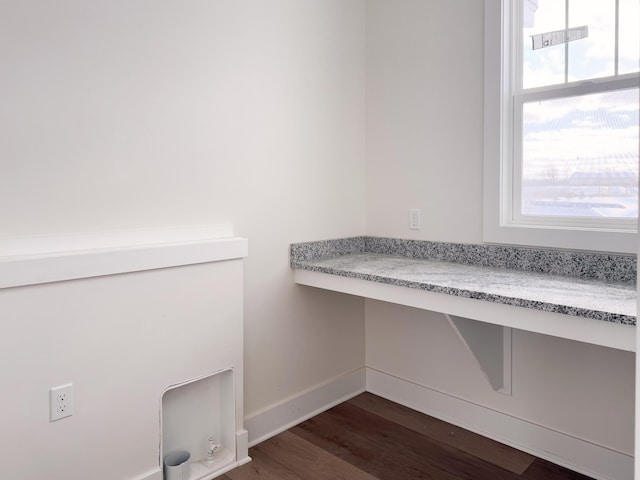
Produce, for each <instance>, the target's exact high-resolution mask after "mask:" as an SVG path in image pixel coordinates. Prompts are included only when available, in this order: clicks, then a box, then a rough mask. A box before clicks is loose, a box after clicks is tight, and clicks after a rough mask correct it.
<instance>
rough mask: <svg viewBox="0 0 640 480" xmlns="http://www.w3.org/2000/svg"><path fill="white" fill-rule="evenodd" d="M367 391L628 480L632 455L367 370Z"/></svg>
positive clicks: (607, 477) (592, 472)
mask: <svg viewBox="0 0 640 480" xmlns="http://www.w3.org/2000/svg"><path fill="white" fill-rule="evenodd" d="M366 378H367V381H366V389H367V391H368V392H371V393H373V394H376V395H379V396H381V397H384V398H386V399H388V400H391V401H393V402H396V403H399V404H401V405H404V406H407V407H409V408H412V409H414V410H417V411H419V412H422V413H425V414H428V415H431V416H433V417H436V418H439V419H440V420H444V421H446V422H449V423H452V424H454V425H457V426H459V427H462V428H465V429H467V430H471V431H472V432H475V433H478V434H480V435H483V436H485V437H488V438H491V439H493V440H496V441H498V442H501V443H504V444H506V445H509V446H511V447H514V448H517V449H518V450H522V451H524V452H527V453H530V454H532V455H535V456H536V457H540V458H543V459H545V460H549V461H550V462H553V463H555V464H558V465H561V466H563V467H566V468H569V469H571V470H574V471H576V472H579V473H582V474H584V475H587V476H589V477H592V478H595V479H597V480H633V466H634V458H633V456H631V455H627V454H624V453H621V452H617V451H614V450H611V449H609V448H606V447H604V446H601V445H596V444H594V443H592V442H588V441H586V440H583V439H580V438H576V437H574V436H571V435H568V434H566V433H562V432H558V431H555V430H551V429H549V428H547V427H544V426H541V425H537V424H534V423H531V422H528V421H526V420H522V419H520V418H516V417H513V416H510V415H506V414H504V413H501V412H498V411H495V410H491V409H489V408H486V407H483V406H481V405H477V404H474V403H471V402H468V401H466V400H463V399H460V398H458V397H453V396H451V395H448V394H446V393H443V392H439V391H436V390H432V389H430V388H427V387H425V386H422V385H418V384H415V383H412V382H409V381H407V380H404V379H401V378H398V377H394V376H392V375H389V374H386V373H383V372H380V371H377V370H374V369H371V368H367V369H366Z"/></svg>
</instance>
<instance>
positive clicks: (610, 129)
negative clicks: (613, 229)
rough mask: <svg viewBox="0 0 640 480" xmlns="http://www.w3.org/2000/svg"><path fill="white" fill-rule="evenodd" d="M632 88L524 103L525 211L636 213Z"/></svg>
mask: <svg viewBox="0 0 640 480" xmlns="http://www.w3.org/2000/svg"><path fill="white" fill-rule="evenodd" d="M639 104H640V98H639V97H638V89H637V88H632V89H626V90H618V91H613V92H606V93H597V94H591V95H582V96H576V97H567V98H559V99H553V100H544V101H532V102H526V103H524V104H523V142H522V190H521V198H522V205H521V213H522V214H523V215H542V216H568V217H593V218H596V217H605V218H634V217H636V216H637V214H638V161H639V159H638V142H639V139H638V132H639V129H640V125H639V121H638V118H639V115H640V112H639V107H638V105H639Z"/></svg>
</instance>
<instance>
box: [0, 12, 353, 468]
mask: <svg viewBox="0 0 640 480" xmlns="http://www.w3.org/2000/svg"><path fill="white" fill-rule="evenodd" d="M364 22H365V16H364V1H363V0H348V1H347V0H323V1H321V2H320V1H315V0H270V1H269V2H264V1H260V0H216V1H213V2H212V1H204V0H196V1H191V2H179V1H169V0H160V1H157V0H154V1H150V0H142V1H138V2H135V3H132V2H130V1H126V0H114V1H109V2H89V3H88V2H85V1H80V0H62V1H59V2H54V3H52V2H48V1H44V0H10V1H5V2H2V4H1V5H0V60H1V61H0V69H1V72H0V92H1V93H0V95H1V98H2V101H1V104H2V107H1V108H0V162H1V169H0V170H1V172H2V174H1V175H0V237H11V236H29V235H41V234H51V233H71V232H88V231H89V232H90V231H102V230H117V229H127V228H145V227H163V226H172V225H184V224H205V223H222V222H229V223H233V224H234V225H235V231H236V232H235V233H236V234H237V235H239V236H246V237H248V238H249V258H248V259H247V260H246V262H245V292H244V293H245V399H246V400H245V414H246V415H247V416H250V415H252V414H253V413H255V412H259V411H262V410H264V409H266V408H269V407H270V406H272V405H274V404H278V403H279V402H281V401H283V400H284V399H286V398H288V397H290V396H292V395H297V394H298V393H300V392H302V391H305V390H307V389H310V388H313V387H314V386H315V385H318V384H321V383H323V382H325V381H326V380H327V379H331V378H334V377H336V376H338V375H341V374H343V373H345V372H349V371H352V370H353V369H355V368H358V367H361V366H362V365H363V363H364V314H363V302H362V300H360V299H355V298H350V297H347V296H343V295H338V294H331V293H318V292H313V293H312V292H310V291H308V290H307V289H304V288H302V287H297V286H295V285H294V284H293V281H292V273H291V271H290V269H289V266H288V245H289V243H290V242H293V241H302V240H314V239H319V238H330V237H344V236H351V235H359V234H362V233H364V218H365V207H364V206H365V190H364V188H365V180H364V171H365V167H364V147H365V145H364V121H363V119H364V109H365V98H364V74H365V68H364V61H365V54H364V48H365V47H364V41H365V36H364ZM41 288H48V287H41ZM52 288H53V287H52ZM24 301H28V299H25V300H24ZM32 308H34V309H35V310H36V312H37V309H38V306H37V305H36V306H32ZM42 313H43V314H45V313H46V318H42V319H40V320H38V322H46V323H47V324H48V323H49V322H51V312H49V311H47V312H42ZM54 316H55V315H54ZM131 321H133V322H135V319H131ZM3 323H5V327H4V328H5V333H4V334H3V335H4V336H5V340H6V339H7V337H6V335H10V337H9V338H10V339H11V340H12V341H15V342H19V343H20V345H21V346H22V352H23V353H24V356H25V357H26V358H28V356H29V353H30V352H31V351H32V349H34V348H36V347H35V345H33V344H31V343H30V342H29V339H28V338H26V337H25V336H24V335H22V334H18V333H16V335H15V336H13V334H11V333H9V334H8V333H7V331H8V332H11V331H12V330H10V329H9V330H7V328H9V327H10V325H8V320H6V319H4V318H3ZM85 327H86V326H83V328H82V329H81V330H79V331H77V332H72V333H71V335H72V337H71V338H74V339H75V340H76V341H77V342H78V343H79V344H80V345H82V344H84V343H85V342H88V340H87V338H86V335H89V334H90V332H91V331H92V330H91V329H88V331H86V332H85V330H86V328H85ZM33 328H34V329H38V328H40V327H39V326H38V324H37V322H36V324H35V325H33ZM101 328H104V326H103V325H102V326H100V327H96V329H98V330H99V329H101ZM20 331H22V330H20ZM58 340H59V338H58V337H57V334H56V333H55V332H52V335H51V337H50V341H51V344H52V345H54V344H55V343H56V342H57V341H58ZM117 349H118V344H117V341H114V344H113V351H114V354H115V352H116V351H117ZM82 357H83V353H82V347H80V348H79V349H78V351H75V350H74V351H73V352H70V353H69V355H68V356H66V354H65V357H64V358H65V361H63V362H61V363H60V364H57V363H56V364H47V363H44V364H42V365H38V366H37V368H38V369H41V370H42V372H41V373H40V374H42V375H45V376H50V377H57V376H59V377H61V378H62V377H64V378H67V377H68V375H65V374H64V373H65V372H64V369H65V368H66V367H65V366H66V365H68V364H70V363H74V362H81V361H82ZM2 363H3V365H5V366H3V367H0V369H1V370H0V372H1V373H2V375H0V376H2V378H6V377H5V374H6V371H7V369H8V368H9V366H8V365H7V364H6V363H5V362H4V361H3V362H2ZM11 368H12V369H13V373H12V375H16V376H17V377H19V378H20V379H21V381H25V382H29V381H30V378H31V377H32V376H33V375H35V373H34V371H35V369H36V367H35V366H33V365H24V364H21V363H14V364H13V365H12V366H11ZM105 369H106V371H104V372H96V374H97V373H100V374H106V375H115V374H116V372H112V371H110V370H109V368H108V366H106V367H105ZM70 380H71V381H74V380H75V379H74V378H70ZM52 381H53V378H52ZM88 388H90V393H91V394H92V395H93V394H95V392H96V391H97V388H98V387H95V388H96V389H94V387H88ZM131 393H132V394H133V395H135V394H136V392H135V390H134V391H133V392H131ZM32 394H33V395H34V397H33V398H32V401H33V402H34V403H33V405H34V407H33V408H34V415H39V416H40V417H39V418H40V419H41V421H42V422H45V423H46V422H47V419H46V415H45V413H43V412H46V411H47V410H46V409H47V391H46V390H42V391H39V390H38V392H35V391H34V392H32ZM87 401H89V400H86V397H85V399H83V398H82V397H78V399H77V402H78V405H77V408H92V406H91V405H87V404H83V402H87ZM38 402H40V403H38ZM36 404H37V405H38V406H37V407H36ZM76 420H79V419H77V418H76ZM14 433H15V432H12V431H7V430H5V429H2V434H0V439H1V440H2V442H1V443H2V444H4V443H5V442H8V441H11V439H10V437H11V436H12V435H13V434H14ZM32 440H33V439H32ZM101 440H102V442H106V443H110V442H116V441H118V439H116V438H102V439H101ZM33 442H35V444H34V443H31V442H30V443H29V444H28V445H25V448H26V449H28V450H29V451H30V453H31V455H32V458H34V459H35V458H36V457H37V456H38V455H39V454H41V445H38V443H39V442H38V440H33ZM94 447H95V445H93V444H91V445H87V448H94ZM148 453H149V452H146V454H148ZM145 458H146V457H145ZM40 460H41V459H38V461H40ZM95 478H98V477H95Z"/></svg>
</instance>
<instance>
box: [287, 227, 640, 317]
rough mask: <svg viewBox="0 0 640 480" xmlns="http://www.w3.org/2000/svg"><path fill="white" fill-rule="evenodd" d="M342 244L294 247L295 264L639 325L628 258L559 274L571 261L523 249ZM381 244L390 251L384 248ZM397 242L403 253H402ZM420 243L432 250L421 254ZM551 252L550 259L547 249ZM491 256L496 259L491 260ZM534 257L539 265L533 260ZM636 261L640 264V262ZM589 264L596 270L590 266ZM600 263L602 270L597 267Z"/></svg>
mask: <svg viewBox="0 0 640 480" xmlns="http://www.w3.org/2000/svg"><path fill="white" fill-rule="evenodd" d="M351 240H353V241H351ZM380 240H383V241H382V242H381V241H380ZM329 242H331V241H329ZM335 242H339V243H335V244H332V243H327V242H311V243H306V244H294V245H292V250H291V254H292V255H291V265H292V267H293V268H296V269H301V270H310V271H315V272H321V273H328V274H332V275H339V276H344V277H350V278H358V279H363V280H368V281H374V282H380V283H385V284H390V285H398V286H403V287H408V288H415V289H420V290H426V291H430V292H436V293H443V294H447V295H455V296H459V297H467V298H473V299H478V300H485V301H489V302H495V303H501V304H507V305H514V306H518V307H524V308H532V309H537V310H543V311H549V312H555V313H561V314H566V315H573V316H578V317H585V318H592V319H596V320H602V321H607V322H613V323H620V324H625V325H635V324H636V286H635V282H634V281H633V278H634V277H635V271H634V268H635V264H633V265H632V264H631V259H632V258H631V257H628V256H620V258H618V257H617V256H611V255H607V256H599V255H597V254H595V256H594V255H593V254H587V255H581V254H578V256H575V254H572V255H573V256H572V257H570V260H571V261H564V263H565V267H563V268H564V269H565V270H560V271H561V272H562V274H560V273H556V272H557V271H558V265H559V263H562V262H561V259H562V258H564V257H558V258H555V257H553V255H552V256H551V257H549V258H547V259H546V261H548V262H549V265H547V266H545V265H540V263H541V262H544V261H542V260H540V258H541V257H540V255H539V252H540V251H538V250H532V249H527V251H526V252H520V251H516V254H515V256H514V252H513V249H512V248H510V247H506V248H503V247H501V248H503V250H498V251H497V253H496V251H495V249H494V250H492V252H493V253H491V252H489V251H487V252H482V251H481V250H480V253H481V254H480V255H476V257H477V258H475V257H474V258H471V257H470V256H469V255H466V254H465V253H464V251H465V250H469V249H467V248H466V246H462V247H463V248H462V249H461V248H460V245H453V246H452V247H450V246H451V245H452V244H436V243H433V242H415V241H413V242H412V243H411V245H410V246H411V249H410V251H409V254H407V253H408V251H407V245H409V244H408V243H407V241H401V240H400V241H397V240H393V241H387V239H375V238H373V239H372V238H371V237H359V238H357V239H346V240H339V241H335ZM398 242H400V243H398ZM403 242H404V243H403ZM421 243H429V244H430V245H426V246H425V245H422V244H421ZM381 244H383V245H384V248H380V245H381ZM390 245H391V246H392V247H389V246H390ZM398 245H399V246H400V248H395V246H398ZM416 245H417V247H419V248H422V249H423V250H424V249H425V248H426V249H427V250H428V252H426V253H425V252H424V251H422V252H421V253H419V254H416ZM318 247H319V248H318ZM431 247H434V248H436V249H440V250H439V251H440V254H434V252H433V248H431ZM478 247H480V248H484V246H474V249H472V251H473V252H475V253H474V254H477V252H478ZM452 248H453V249H457V250H456V251H457V252H458V253H460V252H463V253H462V254H456V255H453V257H454V258H455V259H456V260H459V261H452V259H451V258H450V257H451V255H452V254H451V249H452ZM516 250H517V249H516ZM309 252H311V253H309ZM442 252H444V253H442ZM482 253H486V255H482ZM490 253H491V254H490ZM503 254H504V255H506V254H508V255H510V256H511V257H512V258H515V257H518V262H519V263H518V265H519V267H520V268H517V267H518V265H516V268H514V265H512V264H509V266H507V267H505V266H504V265H505V263H504V262H505V261H504V258H502V257H504V255H503ZM491 255H493V257H491ZM545 255H546V256H547V257H548V256H549V253H548V251H546V252H545ZM487 256H489V257H491V258H492V260H491V261H487V260H486V258H487ZM543 256H544V255H543ZM525 257H526V258H525ZM443 258H446V259H447V260H443ZM479 258H482V259H483V260H482V261H480V260H478V259H479ZM523 258H525V260H523ZM531 258H536V259H538V260H539V261H538V262H534V261H532V260H531ZM565 260H566V259H565ZM632 260H633V262H635V258H633V259H632ZM625 262H626V264H625V265H622V267H621V263H625ZM512 263H513V262H512ZM495 265H500V266H495ZM587 265H590V266H591V267H590V268H587ZM598 265H600V266H601V267H602V268H596V267H597V266H598ZM567 268H568V269H569V270H566V269H567ZM603 271H604V273H603Z"/></svg>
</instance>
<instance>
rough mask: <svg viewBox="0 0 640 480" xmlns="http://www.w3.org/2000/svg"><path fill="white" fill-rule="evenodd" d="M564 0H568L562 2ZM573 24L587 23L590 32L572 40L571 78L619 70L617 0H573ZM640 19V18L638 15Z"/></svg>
mask: <svg viewBox="0 0 640 480" xmlns="http://www.w3.org/2000/svg"><path fill="white" fill-rule="evenodd" d="M559 3H564V2H559ZM568 8H569V25H568V27H569V28H572V27H580V26H583V25H586V26H587V27H588V36H587V37H586V38H582V39H580V40H576V41H573V42H569V43H568V44H567V46H568V48H569V53H568V58H569V62H568V67H569V68H568V80H569V81H570V82H575V81H578V80H587V79H590V78H600V77H609V76H612V75H614V74H615V41H616V4H615V0H569V2H568ZM636 20H637V21H640V20H639V19H638V18H636Z"/></svg>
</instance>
